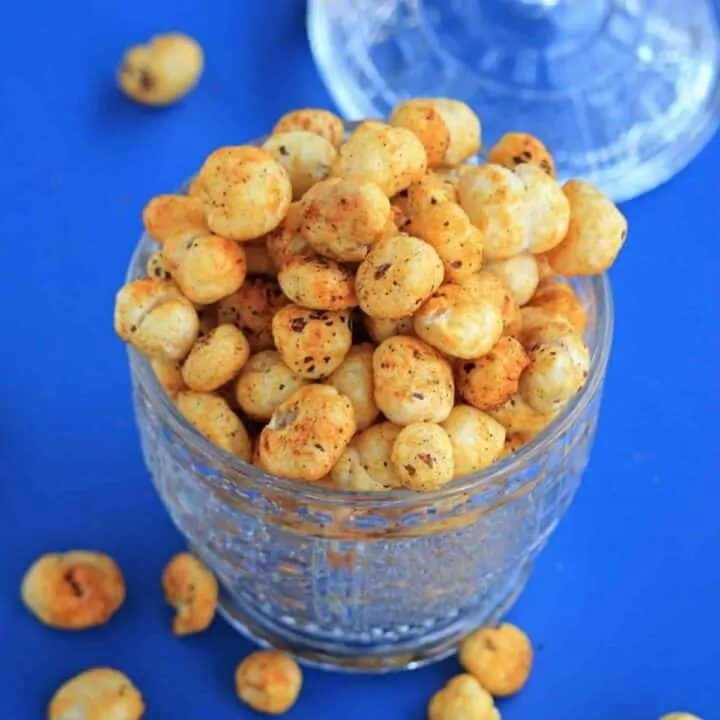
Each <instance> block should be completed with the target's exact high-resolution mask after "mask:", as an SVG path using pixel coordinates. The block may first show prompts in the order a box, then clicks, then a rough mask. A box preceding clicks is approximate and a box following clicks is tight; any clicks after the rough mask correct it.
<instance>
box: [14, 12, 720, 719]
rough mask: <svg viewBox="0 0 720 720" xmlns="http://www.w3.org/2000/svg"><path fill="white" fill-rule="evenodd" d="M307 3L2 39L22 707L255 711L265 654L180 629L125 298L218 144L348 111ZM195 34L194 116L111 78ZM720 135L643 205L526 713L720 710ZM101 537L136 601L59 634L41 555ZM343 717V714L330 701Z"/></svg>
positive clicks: (423, 695) (346, 701) (318, 696)
mask: <svg viewBox="0 0 720 720" xmlns="http://www.w3.org/2000/svg"><path fill="white" fill-rule="evenodd" d="M303 17H304V3H303V2H300V1H299V0H274V1H273V2H270V1H269V0H266V1H265V2H250V1H249V0H248V1H245V2H241V1H239V0H217V1H216V2H214V3H212V4H210V5H207V4H206V5H201V4H200V3H189V2H180V3H178V2H175V3H170V2H167V1H165V0H163V1H162V2H159V1H158V2H155V3H149V2H138V0H128V1H127V2H124V3H122V4H114V3H107V2H104V1H103V2H101V1H100V0H95V1H92V0H77V1H76V2H74V3H70V4H66V3H53V4H50V3H44V4H42V5H38V4H32V3H22V4H14V5H13V6H12V8H11V9H10V8H8V9H7V10H6V12H5V15H4V17H3V19H4V31H5V32H4V33H3V43H2V44H0V60H1V62H0V102H2V113H0V150H1V151H2V152H1V157H2V160H3V173H2V176H1V177H0V196H1V197H2V198H3V200H4V202H3V206H2V208H3V209H2V212H0V227H1V229H2V242H0V280H1V282H0V293H2V295H1V296H0V297H1V298H2V301H3V302H2V306H3V310H4V312H3V333H2V341H1V342H2V352H1V353H0V461H2V465H1V467H2V468H3V478H2V485H0V548H2V555H1V556H0V590H1V593H0V697H2V698H3V717H5V718H8V719H9V720H25V719H28V720H30V719H31V718H39V717H43V716H44V708H45V706H46V703H47V701H48V699H49V697H50V696H51V694H52V692H53V691H54V690H55V689H56V687H57V686H58V685H59V684H60V683H61V682H63V681H64V680H65V679H67V678H68V677H69V676H70V675H72V674H74V673H76V672H78V671H81V670H83V669H85V668H87V667H90V666H94V665H104V664H107V665H112V666H114V667H117V668H118V669H121V670H123V671H125V672H127V673H128V674H129V675H130V676H131V677H132V678H133V679H134V680H135V682H136V683H137V685H138V686H139V687H140V688H141V690H142V692H143V694H144V696H145V698H146V701H147V705H148V717H149V718H153V719H155V720H158V719H167V718H172V719H173V720H175V719H179V720H205V719H206V718H212V719H213V720H224V719H225V718H227V719H228V720H229V719H230V718H250V717H255V715H254V714H253V713H251V712H250V711H249V710H247V709H246V708H244V707H242V706H240V704H239V703H238V701H237V700H236V699H235V696H234V691H233V672H234V668H235V665H236V664H237V662H238V661H239V660H240V659H241V658H242V657H243V656H244V655H245V654H246V653H247V652H248V651H249V650H250V645H249V643H247V642H246V641H245V640H244V639H242V638H240V637H239V636H238V635H236V634H234V633H233V632H232V631H231V630H230V629H229V627H227V626H226V625H225V624H224V623H223V622H222V621H220V620H218V621H216V622H215V624H214V625H213V627H212V629H211V630H210V631H209V632H207V633H205V634H203V635H201V636H198V637H195V638H189V639H185V640H177V639H175V638H173V637H172V636H171V635H170V631H169V622H170V612H169V610H168V609H167V608H166V607H165V606H164V604H163V600H162V595H161V592H160V587H159V583H160V572H161V569H162V567H163V565H164V563H165V562H166V560H167V559H168V558H169V556H170V555H171V554H172V553H173V552H175V551H177V550H179V549H180V548H181V547H182V540H181V538H180V536H179V535H178V534H177V533H176V532H175V531H174V529H173V528H172V527H171V524H170V522H169V520H168V519H167V517H166V515H165V513H164V511H163V509H162V507H161V505H160V502H159V500H158V499H157V498H156V496H155V494H154V491H153V490H152V488H151V485H150V482H149V479H148V475H147V472H146V471H145V468H144V467H143V465H142V461H141V457H140V451H139V446H138V442H137V438H136V433H135V429H134V421H133V418H132V415H131V407H130V394H129V383H128V372H127V365H126V358H125V351H124V348H123V347H122V345H121V343H120V342H119V341H118V340H117V339H116V338H115V337H114V335H113V332H112V320H111V318H112V305H113V296H114V293H115V290H116V289H117V287H119V285H120V284H121V282H122V278H123V275H124V272H125V267H126V265H127V262H128V259H129V257H130V254H131V251H132V249H133V246H134V244H135V242H136V240H137V238H138V234H139V231H140V212H141V209H142V207H143V205H144V204H145V202H146V201H147V200H148V199H149V198H150V197H151V196H152V195H154V194H157V193H160V192H167V191H172V190H173V189H175V188H176V187H178V185H179V184H180V183H181V182H182V181H183V180H184V179H185V178H187V177H188V176H189V175H190V174H191V173H192V172H193V171H194V170H195V169H196V168H197V167H198V165H199V164H200V163H201V162H202V160H203V158H204V156H205V155H206V154H207V153H208V152H209V151H210V150H212V149H214V148H215V147H217V146H220V145H224V144H231V143H240V142H243V141H245V140H248V139H251V138H254V137H256V136H258V135H260V134H262V133H263V132H265V131H267V130H268V129H269V128H270V127H271V126H272V124H273V122H274V121H275V120H276V119H277V118H278V117H279V116H280V115H281V114H282V113H284V112H285V111H286V110H288V109H290V108H294V107H299V106H313V105H317V106H324V107H332V105H331V102H330V99H329V97H328V96H327V94H326V92H325V91H324V89H323V87H322V85H321V83H320V80H319V78H318V75H317V73H316V71H315V69H314V65H313V62H312V57H311V55H310V52H309V49H308V47H307V42H306V39H305V34H304V20H303ZM174 29H180V30H185V31H188V32H191V33H192V34H193V35H195V36H196V37H197V38H198V39H199V40H200V42H201V43H202V44H203V46H204V47H205V50H206V54H207V67H206V70H205V74H204V77H203V79H202V82H201V84H200V86H199V87H198V89H197V90H196V91H195V92H194V93H193V94H192V95H190V96H189V97H188V98H186V99H185V100H184V101H183V102H181V103H180V104H178V105H177V106H175V107H172V108H169V109H166V110H160V111H157V110H148V109H146V108H141V107H138V106H136V105H133V104H132V103H130V102H129V101H127V100H126V99H125V98H123V97H122V96H121V95H120V94H119V93H118V92H117V91H116V90H115V88H114V71H115V66H116V64H117V63H118V61H119V59H120V57H121V55H122V52H123V50H124V49H125V48H126V47H127V46H128V45H129V44H132V43H135V42H139V41H143V40H144V39H146V38H147V37H148V36H149V35H151V34H153V33H155V32H160V31H166V30H174ZM719 161H720V142H719V141H717V140H716V141H714V142H713V143H712V144H711V145H710V147H709V148H708V149H707V150H706V151H705V152H704V153H703V155H701V157H700V158H698V159H697V160H696V161H695V162H694V163H693V164H692V165H691V167H690V168H689V169H688V170H687V171H686V172H684V173H683V174H682V175H680V176H679V177H678V178H676V179H675V180H674V181H672V182H671V183H670V184H668V185H667V186H665V187H664V188H662V189H660V190H658V191H656V192H654V193H651V194H650V195H648V196H646V197H643V198H641V199H639V200H636V201H634V202H632V203H630V204H628V205H627V206H626V207H625V211H626V212H627V214H628V217H629V220H630V225H631V234H630V239H629V241H628V244H627V247H626V249H625V250H624V251H623V253H622V255H621V257H620V260H619V262H618V264H617V266H616V268H614V270H613V273H612V279H613V283H614V288H615V294H616V298H615V299H616V308H617V325H616V327H617V329H616V337H615V346H614V354H613V358H612V361H611V365H610V368H609V372H608V380H607V384H606V393H605V404H604V409H603V415H602V420H601V425H600V430H599V434H598V438H597V442H596V446H595V450H594V454H593V459H592V462H591V467H590V469H589V471H588V473H587V475H586V479H585V482H584V484H583V487H582V488H581V490H580V492H579V494H578V497H577V499H576V502H575V504H574V506H573V508H572V509H571V511H570V513H569V515H568V516H567V518H566V519H565V520H564V521H563V523H562V524H561V526H560V528H559V529H558V531H557V533H556V534H555V536H554V537H553V539H552V540H551V542H550V545H549V546H548V548H547V550H546V551H545V553H544V554H543V555H542V556H541V558H540V560H539V562H538V564H537V568H536V571H535V574H534V576H533V578H532V579H531V581H530V584H529V586H528V589H527V592H526V593H525V594H524V596H523V597H522V599H521V601H520V602H519V603H518V605H517V607H516V608H515V610H514V611H513V613H512V619H513V620H514V621H515V622H517V623H518V624H520V625H521V626H523V627H525V628H526V629H527V630H528V631H529V633H530V634H531V636H532V637H533V638H534V640H535V643H536V648H537V659H536V667H535V672H534V674H533V677H532V678H531V681H530V683H529V685H528V687H527V689H526V690H525V691H524V692H523V693H522V694H521V695H519V696H518V697H517V698H515V699H512V700H510V701H507V702H503V703H501V708H502V711H503V716H504V717H505V718H506V720H542V719H543V718H550V717H552V718H553V720H577V719H578V718H583V719H584V720H603V719H606V718H612V719H613V720H625V719H627V720H642V719H646V718H650V719H651V720H652V719H653V718H656V717H658V716H659V715H661V714H662V713H664V712H669V711H670V710H677V709H685V708H687V709H689V710H693V711H694V712H696V713H698V714H701V715H702V716H703V717H704V718H705V720H713V718H720V691H719V690H718V677H719V674H720V632H718V622H717V609H718V607H719V606H720V584H719V582H718V571H717V567H718V560H717V558H718V555H719V554H720V535H719V533H718V520H717V508H718V500H719V499H720V491H719V490H718V480H717V468H718V466H720V453H719V451H718V445H719V444H720V443H718V435H717V427H718V421H717V417H718V410H720V407H719V402H718V400H719V398H720V387H719V384H718V377H717V368H718V360H717V358H718V350H719V349H720V348H719V343H718V310H717V307H718V302H717V287H718V280H717V268H718V267H719V266H720V244H719V243H718V238H717V234H718V231H717V227H718V225H717V218H718V213H717V206H718V200H717V190H716V188H717V166H718V162H719ZM69 548H92V549H98V550H102V551H105V552H108V553H110V554H111V555H113V556H114V557H115V558H117V560H118V561H119V563H120V565H121V566H122V568H123V570H124V572H125V574H126V578H127V583H128V591H129V592H128V599H127V602H126V604H125V605H124V606H123V608H122V609H121V611H120V612H119V614H118V615H117V616H116V617H115V618H113V620H112V621H111V622H110V623H109V624H108V625H107V626H106V627H104V628H101V629H98V630H93V631H89V632H84V633H76V634H71V633H61V632H58V631H54V630H50V629H47V628H45V627H42V626H40V625H39V624H38V623H37V622H36V621H35V620H34V619H33V618H32V617H31V616H30V615H29V614H28V613H27V612H26V611H25V610H24V609H23V608H22V606H21V604H20V602H19V600H18V586H19V582H20V578H21V576H22V573H23V571H24V570H25V568H26V567H27V566H28V565H29V564H30V562H31V561H32V560H33V559H34V558H35V557H36V556H37V555H39V554H40V553H43V552H47V551H52V550H62V549H69ZM456 671H457V665H456V662H455V661H454V660H449V661H447V662H444V663H441V664H440V665H437V666H434V667H431V668H427V669H424V670H421V671H417V672H415V673H409V674H403V675H396V676H392V677H390V678H382V679H381V678H373V677H342V676H338V675H333V674H325V673H321V672H317V671H308V672H307V673H306V683H305V691H304V692H303V694H302V696H301V699H300V701H299V703H298V705H297V706H296V708H295V709H294V710H293V711H292V712H291V713H290V714H289V715H288V718H293V719H296V720H311V719H312V720H319V719H320V718H336V717H342V718H344V719H345V720H360V719H361V718H362V719H363V720H365V718H367V717H368V715H372V717H373V718H375V720H391V719H392V720H413V719H420V718H424V717H425V706H426V703H427V700H428V698H429V696H430V695H431V694H432V693H433V692H434V691H435V689H437V688H438V687H439V686H440V685H441V684H442V683H443V682H444V680H445V679H446V678H448V677H449V676H450V675H452V674H453V673H454V672H456ZM335 703H340V704H341V707H342V708H343V710H342V712H341V714H340V715H339V714H338V711H337V710H333V709H331V708H332V706H333V705H334V704H335Z"/></svg>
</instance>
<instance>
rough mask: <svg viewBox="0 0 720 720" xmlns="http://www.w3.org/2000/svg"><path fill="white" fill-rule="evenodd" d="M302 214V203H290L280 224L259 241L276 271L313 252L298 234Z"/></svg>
mask: <svg viewBox="0 0 720 720" xmlns="http://www.w3.org/2000/svg"><path fill="white" fill-rule="evenodd" d="M318 184H319V183H318ZM302 212H303V203H300V202H295V203H292V204H291V205H290V207H289V208H288V211H287V215H286V216H285V217H284V218H283V220H282V222H281V223H280V224H279V225H278V226H277V227H276V228H275V229H274V230H271V231H270V232H269V233H268V234H267V235H265V236H263V238H262V239H261V241H263V240H264V243H265V247H267V251H268V254H269V255H270V258H271V259H272V261H273V264H274V265H275V267H276V268H277V269H278V270H281V269H282V268H284V267H285V265H287V263H288V262H289V261H290V260H292V258H294V257H295V256H296V255H308V254H310V253H312V252H313V250H312V248H311V247H310V245H309V244H308V242H307V240H305V238H304V237H303V236H302V235H301V234H300V225H301V223H302ZM261 241H259V242H261Z"/></svg>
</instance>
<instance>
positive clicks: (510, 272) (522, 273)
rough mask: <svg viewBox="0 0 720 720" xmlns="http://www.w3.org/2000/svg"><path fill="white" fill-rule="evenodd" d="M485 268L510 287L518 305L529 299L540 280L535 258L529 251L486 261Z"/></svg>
mask: <svg viewBox="0 0 720 720" xmlns="http://www.w3.org/2000/svg"><path fill="white" fill-rule="evenodd" d="M485 269H486V270H487V271H488V272H491V273H492V274H493V275H497V276H498V277H499V278H500V279H501V280H502V281H503V282H504V283H505V284H506V285H507V286H508V287H509V288H510V291H511V292H512V294H513V298H514V299H515V302H516V303H517V304H518V305H520V306H522V305H525V304H526V303H528V302H529V301H530V298H532V296H533V295H534V294H535V290H537V286H538V283H539V282H540V277H539V273H538V264H537V260H536V259H535V256H534V255H531V254H530V253H520V255H516V256H515V257H512V258H508V259H507V260H496V261H495V262H491V263H487V265H485Z"/></svg>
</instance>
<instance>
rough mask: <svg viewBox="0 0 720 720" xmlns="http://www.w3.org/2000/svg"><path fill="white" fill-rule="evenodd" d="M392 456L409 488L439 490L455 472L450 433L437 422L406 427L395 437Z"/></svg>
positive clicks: (404, 485) (404, 483)
mask: <svg viewBox="0 0 720 720" xmlns="http://www.w3.org/2000/svg"><path fill="white" fill-rule="evenodd" d="M391 459H392V463H393V465H394V466H395V470H396V472H397V474H398V476H399V477H400V482H401V483H402V485H403V487H406V488H408V489H410V490H417V491H419V492H426V491H429V490H436V489H437V488H439V487H442V486H443V485H445V484H446V483H448V482H450V481H451V480H452V479H453V476H454V463H453V446H452V442H451V440H450V436H449V435H448V434H447V432H446V431H445V429H444V428H443V427H442V426H440V425H437V424H435V423H428V422H418V423H411V424H410V425H407V426H406V427H404V428H403V429H402V430H401V431H400V432H399V433H398V436H397V438H395V443H394V445H393V450H392V455H391Z"/></svg>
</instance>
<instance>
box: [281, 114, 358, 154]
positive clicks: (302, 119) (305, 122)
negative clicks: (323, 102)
mask: <svg viewBox="0 0 720 720" xmlns="http://www.w3.org/2000/svg"><path fill="white" fill-rule="evenodd" d="M293 130H305V131H307V132H311V133H315V134H316V135H320V137H323V138H325V139H326V140H328V141H329V142H330V143H331V144H332V146H333V147H336V148H337V147H340V144H341V143H342V141H343V136H344V135H345V125H344V124H343V121H342V120H341V119H340V118H339V117H338V116H337V115H335V113H331V112H330V111H329V110H321V109H318V108H303V109H301V110H292V111H291V112H289V113H286V114H285V115H283V116H282V117H281V118H280V119H279V120H278V121H277V123H276V124H275V127H274V128H273V133H284V132H292V131H293Z"/></svg>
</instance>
